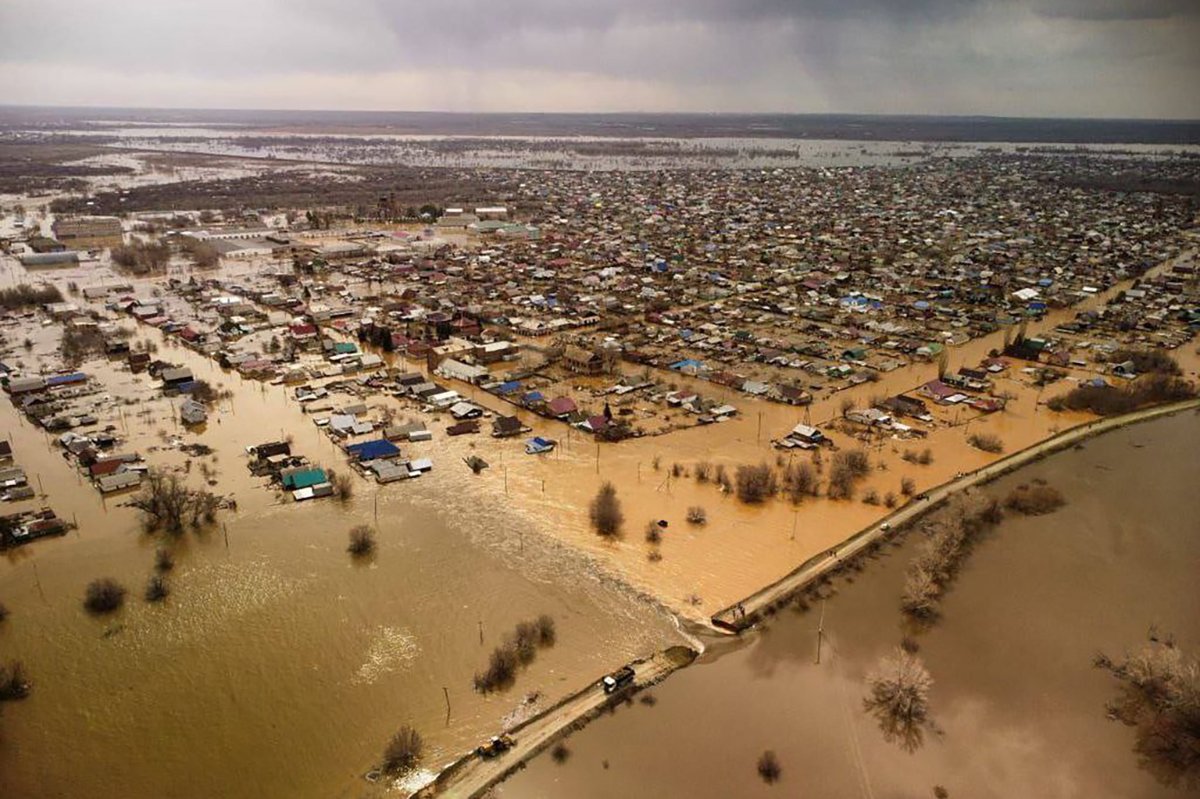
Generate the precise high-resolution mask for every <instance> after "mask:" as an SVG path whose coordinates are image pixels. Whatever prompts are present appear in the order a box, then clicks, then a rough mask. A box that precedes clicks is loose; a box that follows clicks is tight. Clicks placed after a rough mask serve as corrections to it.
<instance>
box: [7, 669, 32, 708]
mask: <svg viewBox="0 0 1200 799" xmlns="http://www.w3.org/2000/svg"><path fill="white" fill-rule="evenodd" d="M32 688H33V684H32V683H31V682H30V681H29V675H28V674H26V672H25V664H24V663H22V662H21V661H19V660H13V661H9V662H8V663H0V702H9V701H12V700H14V699H24V698H25V697H27V696H29V691H30V690H31V689H32Z"/></svg>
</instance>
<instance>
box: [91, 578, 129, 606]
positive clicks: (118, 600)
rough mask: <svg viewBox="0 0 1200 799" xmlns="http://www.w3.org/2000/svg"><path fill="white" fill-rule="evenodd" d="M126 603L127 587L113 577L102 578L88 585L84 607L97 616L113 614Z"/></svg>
mask: <svg viewBox="0 0 1200 799" xmlns="http://www.w3.org/2000/svg"><path fill="white" fill-rule="evenodd" d="M124 603H125V587H124V586H123V585H121V584H120V583H118V582H117V581H116V580H114V579H112V578H111V577H101V578H100V579H98V580H92V581H91V582H90V583H88V587H87V591H86V592H85V594H84V597H83V606H84V607H85V608H87V610H88V612H89V613H94V614H97V615H100V614H103V613H112V612H113V611H114V610H116V609H117V608H119V607H121V605H123V604H124Z"/></svg>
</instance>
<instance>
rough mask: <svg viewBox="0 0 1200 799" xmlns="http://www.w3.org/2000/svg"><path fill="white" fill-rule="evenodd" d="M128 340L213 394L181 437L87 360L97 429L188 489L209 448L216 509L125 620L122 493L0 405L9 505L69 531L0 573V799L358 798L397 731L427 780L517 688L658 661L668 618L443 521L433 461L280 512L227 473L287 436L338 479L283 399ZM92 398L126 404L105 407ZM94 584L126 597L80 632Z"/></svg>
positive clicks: (504, 526)
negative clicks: (495, 679)
mask: <svg viewBox="0 0 1200 799" xmlns="http://www.w3.org/2000/svg"><path fill="white" fill-rule="evenodd" d="M55 331H56V328H53V327H46V328H42V329H41V330H40V331H39V334H38V336H37V337H36V339H35V345H34V349H33V355H34V356H37V355H39V354H44V353H46V352H48V351H50V350H52V349H53V348H54V347H55V346H56V345H55V341H56V338H55ZM139 334H140V335H144V336H147V337H157V340H158V341H159V343H160V347H161V351H160V355H161V357H167V358H171V359H172V360H174V361H176V362H179V363H182V364H184V365H186V366H188V367H189V368H191V369H193V370H194V371H195V373H196V374H197V376H198V377H202V378H204V379H207V380H210V381H212V382H213V383H214V384H218V385H222V386H223V387H225V388H227V389H229V390H230V391H232V393H233V396H232V398H230V399H227V400H225V401H224V402H222V403H221V406H220V409H219V410H218V411H217V412H214V413H213V414H212V415H211V416H210V418H209V422H208V424H207V425H206V426H204V427H203V428H200V429H198V430H197V431H196V432H194V433H186V432H182V431H181V430H179V429H178V427H177V425H176V424H175V419H176V418H177V411H176V410H175V409H174V405H172V404H171V401H169V400H166V399H163V398H162V397H161V394H160V392H159V391H158V388H157V385H156V381H154V380H152V379H151V378H149V377H148V376H147V375H145V374H142V375H132V374H130V373H129V372H128V371H122V370H120V369H118V368H115V367H113V366H109V365H106V364H104V363H103V361H95V360H93V361H89V362H86V363H85V364H84V365H83V368H84V369H85V370H86V371H88V372H89V373H91V374H93V375H96V376H97V377H98V378H99V379H100V381H101V382H102V383H103V388H102V394H101V395H99V397H98V399H97V401H96V402H97V407H98V410H97V413H98V415H100V416H101V425H105V424H113V425H114V427H116V429H117V431H118V432H119V433H120V434H122V435H127V439H126V443H125V444H124V445H123V449H125V450H129V451H133V450H136V451H139V452H141V453H142V454H143V455H144V456H145V457H146V458H147V459H148V460H149V461H150V462H151V463H153V464H155V465H159V466H168V467H178V468H179V469H181V470H182V469H184V468H187V472H186V473H187V474H188V475H189V478H188V479H189V480H191V481H193V482H195V481H197V478H198V472H199V471H200V470H199V469H191V468H190V467H188V466H187V462H188V461H189V460H198V459H190V458H189V456H187V455H185V454H184V453H183V452H181V451H180V450H179V449H178V444H179V443H180V442H186V443H202V444H205V445H207V446H209V447H211V448H212V449H213V451H214V455H213V456H212V457H211V458H208V459H205V460H206V463H207V461H208V460H211V462H212V463H211V468H212V469H214V470H215V474H214V475H213V478H212V479H213V480H214V481H215V484H210V485H212V490H213V491H214V492H215V493H218V494H221V495H225V496H233V497H234V498H235V499H236V500H237V503H238V509H237V510H236V511H235V512H222V513H221V514H220V516H219V521H218V524H217V525H216V526H215V527H214V528H210V529H208V530H206V531H203V532H200V533H191V532H188V533H186V534H184V535H183V536H181V537H180V538H179V539H178V540H177V541H175V543H174V550H175V555H176V566H175V568H174V571H173V572H172V574H171V577H170V582H171V586H172V594H171V596H170V598H169V599H168V600H167V601H166V602H165V603H164V604H162V605H149V604H146V603H144V602H143V601H142V599H141V596H140V594H141V588H142V586H143V585H144V584H145V581H146V579H147V577H148V576H149V575H150V574H151V573H152V564H153V561H154V550H155V547H156V546H157V545H159V544H160V543H162V542H163V540H164V539H162V538H161V537H151V536H147V535H145V534H143V533H142V532H141V531H140V527H139V523H138V520H137V518H136V515H135V512H134V511H133V510H132V509H130V508H127V507H121V506H120V503H121V502H122V501H123V500H125V499H127V495H124V496H123V495H116V496H115V498H114V497H109V498H108V499H102V497H101V495H100V494H99V493H98V492H97V491H96V490H95V489H94V488H92V487H91V486H89V485H88V484H87V483H86V481H84V480H83V479H82V478H81V477H80V476H79V475H78V474H77V473H76V470H75V467H74V465H73V464H71V463H70V462H68V461H66V460H65V459H64V458H63V457H62V456H61V454H60V451H61V450H59V448H58V447H57V446H56V445H53V446H52V445H51V443H50V437H49V436H48V434H46V433H45V432H43V431H41V430H38V429H35V428H34V427H32V426H31V425H30V424H29V422H27V421H25V420H24V419H23V418H22V417H21V416H20V415H19V414H18V413H17V412H16V410H15V409H14V407H13V406H12V404H11V403H10V402H8V401H5V402H3V403H0V427H2V428H3V429H4V430H5V431H6V433H8V434H9V435H10V437H11V441H12V445H13V450H14V453H15V455H16V461H17V462H18V463H19V464H20V465H21V466H22V467H24V468H25V469H26V470H27V472H28V474H29V476H30V482H31V484H33V485H34V486H35V487H37V488H38V489H39V491H40V492H41V493H43V494H44V495H45V498H44V499H42V498H39V499H38V500H37V501H36V502H35V501H34V500H30V501H29V502H27V503H18V505H19V506H20V507H24V506H30V507H35V506H36V505H37V504H38V503H40V502H44V503H45V504H47V505H50V506H52V507H53V508H54V509H55V510H56V511H57V512H58V513H59V514H60V516H61V517H62V518H64V519H67V520H72V519H74V520H76V521H77V522H78V525H79V529H78V531H77V532H71V533H70V534H68V535H67V536H66V537H64V538H60V539H53V540H47V541H42V542H38V543H37V544H36V545H34V546H29V547H24V548H21V549H17V550H13V551H11V552H7V553H5V555H4V558H3V560H2V561H0V598H2V599H3V601H4V603H5V604H6V605H7V606H8V608H9V609H10V611H11V613H12V615H11V617H10V618H9V620H8V621H7V622H6V623H5V626H4V628H3V629H0V652H2V653H3V654H4V656H5V657H17V658H20V659H21V660H22V661H23V662H24V663H25V665H26V667H27V669H28V671H29V673H30V675H31V678H32V679H33V681H34V691H33V693H32V695H31V696H30V697H29V699H28V700H26V701H24V702H21V703H19V704H17V705H13V706H10V707H6V708H5V711H4V715H3V720H2V727H0V795H3V796H12V797H18V796H39V797H50V796H62V797H68V796H71V797H73V796H81V795H87V796H93V797H125V796H130V795H139V796H146V795H154V796H195V795H209V796H245V797H257V796H279V795H288V796H314V797H318V796H320V797H327V796H360V795H371V794H372V793H373V792H375V791H377V790H379V789H378V788H375V787H372V786H371V785H369V784H368V783H366V782H364V781H363V780H362V779H361V777H362V775H363V774H364V773H365V772H366V771H367V770H368V769H369V768H371V766H372V765H373V763H375V762H376V761H377V758H378V755H379V753H380V752H381V751H382V748H383V745H384V743H385V742H386V741H387V738H388V737H389V736H390V735H391V733H392V732H394V731H395V730H396V729H397V728H398V727H399V726H400V725H402V724H412V725H413V726H415V727H416V728H418V729H419V730H420V731H421V732H422V734H423V735H424V736H425V739H426V741H427V743H428V746H427V755H426V759H425V765H426V766H427V767H428V768H429V769H433V770H436V768H437V767H439V766H440V765H441V764H443V763H445V762H447V761H449V760H451V759H453V758H454V757H456V756H457V755H458V754H460V753H461V752H462V751H465V750H467V749H469V748H471V747H473V746H474V745H475V744H476V743H478V742H479V741H480V740H482V739H485V738H486V737H487V736H488V735H490V734H492V733H494V732H495V731H496V730H497V729H499V728H500V726H501V720H502V717H504V716H505V715H506V714H509V713H510V712H512V711H513V710H514V709H515V708H516V707H517V706H518V705H519V704H520V703H521V699H522V696H523V695H525V694H527V693H529V692H534V691H540V692H541V695H542V696H541V699H540V700H539V701H538V702H537V703H536V705H535V708H542V707H545V706H546V705H548V704H551V703H553V702H554V701H555V700H556V699H557V698H559V697H561V696H563V695H565V694H567V693H569V692H570V691H572V690H575V689H577V688H578V687H579V686H580V685H581V684H582V683H586V682H587V681H588V680H589V679H591V678H592V677H594V676H595V675H598V674H600V673H602V672H603V671H604V670H605V669H607V668H609V667H610V666H611V664H613V663H618V662H622V661H623V660H626V659H629V658H632V657H634V656H637V655H642V654H646V653H649V652H652V651H654V650H655V649H657V648H660V647H661V646H663V645H665V644H669V643H674V642H677V641H678V640H679V637H678V635H677V633H675V631H674V626H673V623H672V621H671V620H670V618H669V617H668V616H666V615H665V614H662V613H660V612H657V611H656V610H654V609H653V608H651V607H649V606H647V605H646V604H644V603H641V602H638V601H636V600H635V599H633V598H631V597H629V596H628V595H627V594H626V593H624V592H622V591H620V590H619V589H616V588H614V587H612V586H611V585H608V584H605V583H603V582H601V581H600V579H599V578H597V577H595V576H593V574H592V573H591V572H590V570H589V568H588V566H587V564H586V563H584V562H582V561H580V560H578V558H575V557H573V556H572V555H571V554H570V553H568V552H566V551H564V550H563V549H562V548H561V547H558V546H552V545H551V544H550V543H549V542H548V541H547V539H546V538H544V537H543V536H539V535H537V534H536V532H535V531H534V529H533V527H532V526H531V525H530V523H529V521H528V520H527V519H526V518H523V517H522V516H520V515H518V514H516V513H514V512H512V511H511V510H508V509H506V508H505V507H504V506H503V505H502V504H500V503H496V502H493V503H473V502H466V501H461V500H457V501H456V500H455V499H454V497H456V496H458V495H461V492H456V489H455V485H456V481H466V480H468V479H470V478H471V474H470V472H469V471H468V470H466V469H465V468H462V467H460V469H456V470H454V471H453V472H452V471H451V468H452V466H453V465H454V464H453V463H452V462H450V460H449V459H448V458H447V459H446V462H445V469H444V470H443V471H442V472H441V473H440V474H438V473H435V474H434V475H431V476H430V478H429V479H427V481H419V482H418V483H414V484H413V485H409V486H405V487H404V490H388V489H387V488H385V487H377V486H375V485H374V484H368V483H367V482H365V481H363V480H361V479H360V478H355V480H356V486H355V487H356V489H357V490H356V493H355V496H354V497H353V498H352V499H351V500H350V501H349V502H347V503H345V504H342V503H339V502H337V501H335V500H324V501H317V502H308V503H303V504H299V503H289V504H280V499H279V497H278V496H277V495H276V494H275V493H273V492H272V491H271V490H270V489H269V488H266V487H265V481H263V480H260V479H258V478H254V477H251V476H250V474H249V472H248V471H247V469H246V461H245V455H244V452H243V450H244V447H245V446H247V445H250V444H254V443H257V442H261V441H264V440H270V439H275V438H278V437H280V436H281V435H283V436H290V437H291V438H292V439H293V441H294V446H296V447H297V449H298V450H299V451H303V452H306V453H308V454H309V456H310V457H312V458H313V459H314V460H315V461H320V462H324V463H326V464H327V465H331V466H337V467H339V468H344V465H343V458H344V456H343V455H342V453H340V452H339V451H337V450H336V448H335V447H334V446H333V445H332V443H331V442H330V441H329V440H328V439H327V438H326V437H325V436H323V435H320V433H319V431H318V429H317V428H316V427H314V426H313V424H312V423H311V419H309V418H306V417H305V416H304V415H303V413H302V412H301V410H300V408H299V406H298V405H297V404H296V403H295V402H289V401H288V400H287V398H286V395H285V393H284V391H283V390H282V389H280V388H278V387H274V386H264V385H262V384H259V383H255V382H248V381H242V380H241V379H240V378H239V377H238V376H237V374H236V373H223V372H222V371H221V370H220V369H219V367H217V366H216V365H215V364H213V363H212V362H211V361H209V360H208V359H206V358H204V357H203V356H201V355H199V354H197V353H194V352H192V351H190V350H187V349H184V348H181V347H173V346H168V345H166V344H165V343H162V338H161V336H160V335H159V334H158V332H157V331H153V330H151V331H139ZM18 340H19V339H18ZM110 395H115V396H120V397H123V398H126V399H127V400H128V401H129V402H131V403H132V404H128V405H124V406H119V405H116V404H114V403H111V402H107V403H106V402H105V401H104V398H107V397H109V396H110ZM126 430H127V431H128V432H127V433H126ZM460 471H461V474H460ZM20 507H18V508H17V509H20ZM222 523H223V524H222ZM355 524H370V525H375V526H377V528H378V531H379V532H378V542H379V546H378V553H377V555H376V556H375V557H374V558H373V560H371V561H370V562H369V563H361V564H359V563H355V562H353V561H352V560H351V558H350V556H349V555H348V554H347V553H346V552H345V548H346V540H347V538H346V531H347V530H348V529H349V528H350V527H351V526H353V525H355ZM168 543H169V542H168ZM564 572H569V573H570V574H572V579H570V580H563V579H561V576H562V574H563V573H564ZM102 576H111V577H114V578H116V579H117V580H119V581H121V582H122V583H123V584H124V585H126V586H127V587H128V588H129V589H130V598H129V601H127V603H126V607H125V609H124V610H123V611H121V612H119V613H118V614H115V615H114V616H112V617H109V618H105V619H96V618H92V617H89V616H88V615H87V614H86V613H85V612H84V609H83V607H82V598H83V593H84V588H85V586H86V585H87V583H88V582H89V581H91V580H93V579H95V578H97V577H102ZM542 613H547V614H549V615H551V616H552V617H554V619H555V621H556V623H557V629H558V636H557V638H558V640H557V644H556V645H555V646H554V647H552V648H549V649H546V650H544V651H543V652H542V653H541V654H540V656H539V657H538V658H537V660H536V661H535V662H534V663H533V664H532V665H530V666H529V667H528V668H527V669H526V670H524V671H523V672H522V673H521V674H520V675H519V677H518V679H517V682H516V685H515V686H514V687H513V688H511V689H509V690H507V691H502V692H499V693H496V694H492V695H491V696H489V697H484V696H482V695H480V694H477V693H475V692H474V691H473V689H472V675H473V673H474V672H475V671H477V670H479V669H480V668H482V667H483V666H484V665H485V664H486V660H487V654H488V652H490V650H491V648H492V647H493V646H495V645H496V644H497V643H499V642H500V640H501V639H502V638H503V636H504V635H505V634H506V633H507V632H509V631H510V630H511V629H512V627H513V625H515V624H516V623H517V622H518V621H521V620H525V619H529V618H533V617H536V616H537V615H538V614H542ZM443 687H445V688H446V693H443ZM447 695H448V699H449V704H450V713H449V718H448V719H447ZM120 751H131V752H136V755H131V756H129V757H114V756H113V754H114V753H115V752H120Z"/></svg>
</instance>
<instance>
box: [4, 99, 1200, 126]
mask: <svg viewBox="0 0 1200 799" xmlns="http://www.w3.org/2000/svg"><path fill="white" fill-rule="evenodd" d="M0 109H4V110H8V109H37V110H62V111H143V112H147V111H172V112H199V113H229V112H234V113H284V114H314V113H317V114H414V115H416V114H427V115H434V114H441V115H455V116H493V117H500V116H518V115H521V116H581V117H582V116H668V117H669V116H676V117H683V116H708V117H722V116H723V117H772V116H773V117H874V118H881V119H962V120H1010V119H1011V120H1024V121H1055V122H1159V123H1168V124H1200V117H1137V116H1133V117H1130V116H1112V117H1106V116H1070V117H1056V116H1041V115H1016V116H1014V115H999V114H987V113H933V112H915V111H914V112H886V113H884V112H864V111H648V110H622V111H546V110H540V111H533V110H524V111H522V110H508V111H455V110H447V109H397V108H393V109H346V108H261V107H213V106H140V105H106V104H102V105H61V104H46V105H34V104H29V103H6V102H3V101H0Z"/></svg>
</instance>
